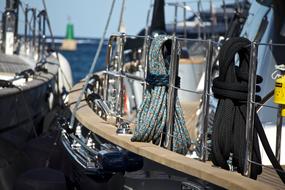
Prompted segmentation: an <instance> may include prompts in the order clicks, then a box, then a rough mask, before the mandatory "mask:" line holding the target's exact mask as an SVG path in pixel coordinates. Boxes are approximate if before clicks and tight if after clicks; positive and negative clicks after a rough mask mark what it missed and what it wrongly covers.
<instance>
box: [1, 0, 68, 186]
mask: <svg viewBox="0 0 285 190" xmlns="http://www.w3.org/2000/svg"><path fill="white" fill-rule="evenodd" d="M3 3H4V2H3ZM21 11H23V12H22V13H21ZM1 13H3V14H2V17H1V18H2V21H1V27H2V28H1V43H0V47H1V50H0V108H1V114H0V146H1V156H0V157H1V158H0V159H1V164H0V165H1V167H0V171H1V180H0V189H3V190H10V189H19V187H20V189H24V188H26V186H25V184H24V183H21V182H19V181H17V178H19V176H20V175H21V174H23V173H24V172H26V171H27V169H30V163H31V162H33V161H31V160H32V157H33V156H32V154H28V153H27V152H25V151H23V149H25V147H27V146H28V145H27V144H28V143H30V141H31V140H35V139H36V137H39V136H42V135H44V134H46V132H47V131H50V130H51V129H52V128H53V127H52V126H51V123H52V121H53V120H54V119H55V112H56V109H58V108H59V107H61V106H62V105H63V102H64V99H63V95H66V92H67V91H69V90H70V89H71V87H72V75H71V70H70V65H69V63H68V61H67V60H66V59H65V58H64V57H63V56H62V55H60V54H58V53H56V52H54V50H52V47H49V46H48V44H47V43H46V35H48V33H47V26H48V29H49V32H50V34H49V35H51V36H52V31H51V28H50V23H49V17H48V14H47V11H46V9H44V10H37V9H35V8H31V7H29V6H28V5H26V7H24V6H23V4H22V3H20V1H18V0H7V1H6V6H5V10H1ZM19 15H24V18H23V19H22V18H19ZM19 20H24V21H25V25H24V28H20V27H19V26H20V24H19ZM21 30H22V31H21ZM19 33H22V34H24V35H20V34H19ZM65 101H67V99H66V100H65ZM34 142H35V141H34ZM35 144H36V143H35ZM35 144H33V146H34V148H35V147H36V146H39V149H41V150H44V149H45V148H46V147H40V146H41V144H37V145H35ZM43 146H44V145H43ZM31 149H32V148H31ZM31 149H28V150H27V151H28V152H29V153H31V152H32V150H31ZM24 152H25V153H24ZM27 154H28V155H27ZM40 157H41V156H40V155H37V159H36V160H40V159H41V158H40ZM39 162H40V161H39ZM32 164H33V163H32ZM35 165H36V164H35V163H34V165H33V166H35ZM42 167H43V165H42ZM25 179H26V180H28V179H27V178H25ZM18 182H19V184H18V187H16V186H15V184H16V183H18ZM36 183H37V182H36Z"/></svg>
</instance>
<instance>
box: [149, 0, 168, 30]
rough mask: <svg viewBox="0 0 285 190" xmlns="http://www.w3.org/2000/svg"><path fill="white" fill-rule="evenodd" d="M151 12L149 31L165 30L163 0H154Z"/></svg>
mask: <svg viewBox="0 0 285 190" xmlns="http://www.w3.org/2000/svg"><path fill="white" fill-rule="evenodd" d="M152 13H153V14H152V20H151V26H150V32H149V33H150V34H151V33H152V32H165V30H166V29H165V18H164V0H155V2H154V6H153V11H152Z"/></svg>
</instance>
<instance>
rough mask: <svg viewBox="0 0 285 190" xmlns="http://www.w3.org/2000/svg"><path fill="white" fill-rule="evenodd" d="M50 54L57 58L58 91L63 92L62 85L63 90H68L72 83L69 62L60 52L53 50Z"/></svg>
mask: <svg viewBox="0 0 285 190" xmlns="http://www.w3.org/2000/svg"><path fill="white" fill-rule="evenodd" d="M52 55H53V56H54V57H56V58H58V62H59V71H58V80H59V81H58V83H59V84H58V85H59V86H58V87H59V92H60V93H62V92H63V87H64V88H65V90H67V91H68V92H69V91H70V89H71V88H72V85H73V78H72V72H71V67H70V64H69V62H68V60H67V59H66V58H65V57H64V56H63V55H62V54H60V53H55V52H54V53H52Z"/></svg>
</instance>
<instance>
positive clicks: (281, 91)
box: [274, 75, 285, 116]
mask: <svg viewBox="0 0 285 190" xmlns="http://www.w3.org/2000/svg"><path fill="white" fill-rule="evenodd" d="M274 103H276V104H281V105H285V75H284V76H282V77H279V78H277V79H276V80H275V89H274ZM282 112H284V115H285V110H284V111H283V109H282ZM282 116H283V114H282Z"/></svg>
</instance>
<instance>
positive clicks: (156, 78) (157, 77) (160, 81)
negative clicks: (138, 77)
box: [146, 73, 180, 88]
mask: <svg viewBox="0 0 285 190" xmlns="http://www.w3.org/2000/svg"><path fill="white" fill-rule="evenodd" d="M146 82H147V83H148V84H149V85H150V86H169V75H168V74H165V75H164V74H153V73H149V74H148V75H147V77H146ZM175 86H176V87H178V88H180V77H179V76H177V77H176V80H175Z"/></svg>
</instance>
